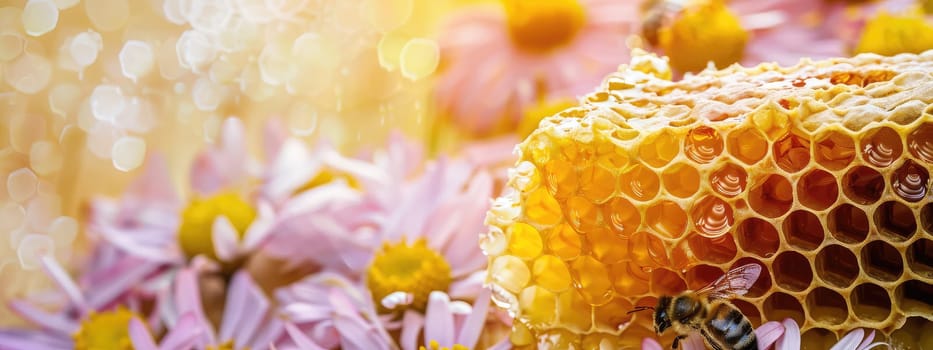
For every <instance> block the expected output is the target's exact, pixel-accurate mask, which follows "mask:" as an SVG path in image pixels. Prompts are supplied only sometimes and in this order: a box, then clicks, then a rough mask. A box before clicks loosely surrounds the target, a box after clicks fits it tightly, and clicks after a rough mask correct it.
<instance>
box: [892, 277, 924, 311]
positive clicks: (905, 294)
mask: <svg viewBox="0 0 933 350" xmlns="http://www.w3.org/2000/svg"><path fill="white" fill-rule="evenodd" d="M894 300H895V302H896V303H897V306H898V308H900V309H901V310H904V311H906V312H908V313H911V314H914V315H921V316H929V315H933V285H930V284H929V283H926V282H924V281H921V280H909V281H905V282H903V283H901V284H900V285H898V286H897V288H896V289H895V290H894Z"/></svg>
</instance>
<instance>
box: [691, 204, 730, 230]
mask: <svg viewBox="0 0 933 350" xmlns="http://www.w3.org/2000/svg"><path fill="white" fill-rule="evenodd" d="M690 218H691V220H692V221H693V227H694V228H696V230H697V232H698V233H700V234H701V235H704V236H707V237H717V236H721V235H723V234H725V233H726V232H729V230H730V229H732V226H733V225H734V224H735V215H734V213H733V210H732V206H731V205H729V203H726V201H724V200H722V199H721V198H719V197H716V196H713V195H707V196H706V197H704V198H703V199H701V200H700V201H699V202H697V203H696V204H695V205H694V207H693V209H692V210H691V211H690Z"/></svg>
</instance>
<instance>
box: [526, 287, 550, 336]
mask: <svg viewBox="0 0 933 350" xmlns="http://www.w3.org/2000/svg"><path fill="white" fill-rule="evenodd" d="M518 305H519V308H520V310H521V312H522V320H523V321H525V322H527V323H528V324H529V325H530V326H532V327H535V328H547V327H549V326H551V325H552V324H553V323H554V321H556V320H557V314H556V313H555V311H556V310H557V296H556V295H554V293H553V292H551V291H549V290H547V289H544V288H541V287H539V286H530V287H527V288H525V289H523V290H522V292H521V294H519V296H518Z"/></svg>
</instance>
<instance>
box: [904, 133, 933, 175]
mask: <svg viewBox="0 0 933 350" xmlns="http://www.w3.org/2000/svg"><path fill="white" fill-rule="evenodd" d="M907 149H908V150H909V151H910V154H911V155H913V156H914V157H916V158H917V159H918V160H920V161H922V162H925V163H927V165H928V166H929V165H931V164H933V123H923V124H920V126H918V127H917V128H916V129H914V130H913V131H911V132H910V133H909V134H907Z"/></svg>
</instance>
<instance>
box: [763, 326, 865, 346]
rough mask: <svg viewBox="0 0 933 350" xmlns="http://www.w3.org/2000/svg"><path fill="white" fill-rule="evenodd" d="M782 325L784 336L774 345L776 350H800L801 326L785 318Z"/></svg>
mask: <svg viewBox="0 0 933 350" xmlns="http://www.w3.org/2000/svg"><path fill="white" fill-rule="evenodd" d="M782 324H783V325H784V336H783V337H781V338H780V339H778V340H777V343H775V344H774V348H775V350H800V326H798V325H797V322H796V321H794V319H792V318H785V319H784V321H783V322H782ZM856 344H857V343H856Z"/></svg>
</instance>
